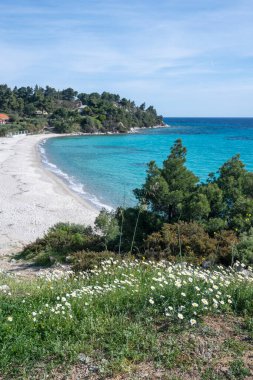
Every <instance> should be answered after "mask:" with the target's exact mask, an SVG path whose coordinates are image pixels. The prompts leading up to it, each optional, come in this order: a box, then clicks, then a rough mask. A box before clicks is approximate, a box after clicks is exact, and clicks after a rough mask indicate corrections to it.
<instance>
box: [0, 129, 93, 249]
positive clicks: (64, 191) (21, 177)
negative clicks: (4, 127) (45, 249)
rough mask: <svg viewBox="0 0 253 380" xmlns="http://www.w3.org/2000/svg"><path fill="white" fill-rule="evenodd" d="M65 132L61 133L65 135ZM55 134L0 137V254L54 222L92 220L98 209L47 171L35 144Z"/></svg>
mask: <svg viewBox="0 0 253 380" xmlns="http://www.w3.org/2000/svg"><path fill="white" fill-rule="evenodd" d="M68 135H69V134H66V135H64V136H68ZM52 137H63V135H59V134H41V135H28V136H26V135H20V136H14V137H12V138H6V137H2V138H0V183H1V184H3V185H2V186H1V187H0V200H1V202H0V255H6V254H10V253H14V252H16V251H17V250H20V249H22V247H23V246H24V245H25V244H28V243H29V242H32V241H34V240H36V239H37V238H38V237H41V236H43V235H44V233H45V232H46V231H47V230H48V228H49V227H51V226H53V225H54V224H55V223H58V222H70V223H81V224H86V225H88V224H90V225H92V224H93V223H94V220H95V218H96V216H97V215H98V212H99V211H98V210H97V209H96V208H95V207H92V205H91V204H89V203H88V202H85V200H84V199H82V198H81V197H80V196H78V195H77V194H76V193H74V191H71V190H70V189H69V188H68V186H67V185H66V184H65V183H64V182H63V181H62V180H61V179H60V178H59V177H58V176H56V175H55V174H53V173H52V172H50V171H49V170H47V169H46V168H45V167H44V165H43V163H42V161H41V157H40V153H39V151H38V144H39V143H40V142H41V141H42V140H45V139H48V138H52Z"/></svg>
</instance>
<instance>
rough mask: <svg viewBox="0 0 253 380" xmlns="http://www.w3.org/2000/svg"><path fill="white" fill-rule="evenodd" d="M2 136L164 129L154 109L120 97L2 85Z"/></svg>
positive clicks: (51, 88)
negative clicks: (24, 133)
mask: <svg viewBox="0 0 253 380" xmlns="http://www.w3.org/2000/svg"><path fill="white" fill-rule="evenodd" d="M0 112H1V113H2V115H3V118H2V119H0V124H1V125H0V136H6V135H8V134H13V133H20V132H27V133H30V134H32V133H42V132H45V131H50V132H56V133H91V134H93V133H96V134H100V133H128V132H129V131H133V129H135V128H148V127H154V126H158V125H159V126H163V125H164V123H163V118H162V116H158V115H157V111H156V110H155V108H154V107H153V106H149V107H146V105H145V103H143V104H141V105H140V106H137V105H136V104H135V102H134V101H131V100H128V99H126V98H121V97H120V96H119V95H117V94H111V93H109V92H103V93H102V94H98V93H97V92H94V93H91V94H86V93H78V92H77V91H75V90H73V89H72V88H67V89H64V90H57V89H55V88H53V87H49V86H46V88H43V87H39V86H37V85H36V86H35V87H34V88H32V87H29V86H28V87H20V88H17V87H14V88H13V89H11V88H9V87H8V86H7V85H6V84H2V85H0Z"/></svg>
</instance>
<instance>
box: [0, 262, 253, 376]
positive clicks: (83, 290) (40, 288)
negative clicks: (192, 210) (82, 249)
mask: <svg viewBox="0 0 253 380" xmlns="http://www.w3.org/2000/svg"><path fill="white" fill-rule="evenodd" d="M1 285H7V286H8V287H9V288H7V287H6V286H5V287H4V288H1ZM252 300H253V283H252V279H249V278H246V277H244V276H243V275H241V274H240V273H237V272H236V271H234V270H232V269H223V268H218V269H217V270H216V271H212V272H209V271H207V270H202V269H198V268H194V267H193V266H187V267H186V266H180V265H172V264H171V265H165V264H163V263H144V262H143V263H142V262H137V261H133V262H127V261H120V262H117V261H115V260H114V261H111V260H107V261H106V262H104V263H103V265H102V267H101V268H100V269H96V270H94V271H93V272H92V273H90V274H80V275H74V274H73V273H66V274H64V273H61V272H54V274H52V275H51V274H49V275H47V276H44V277H43V278H36V279H21V278H19V277H17V276H16V277H15V276H6V275H4V274H3V275H1V278H0V374H1V375H2V377H3V378H4V379H9V378H13V379H19V378H20V379H26V378H29V379H30V378H31V379H32V378H35V377H29V376H31V375H29V374H32V373H33V371H34V370H35V369H36V367H38V365H43V366H44V367H43V368H44V369H43V371H44V372H45V373H46V372H47V371H50V370H51V368H53V367H56V366H58V365H61V364H62V363H65V364H66V367H67V366H68V365H70V366H71V365H74V364H75V363H77V362H78V355H79V354H80V353H83V354H85V355H86V356H88V357H90V358H91V360H92V363H93V364H94V365H96V366H97V370H98V371H99V373H100V378H103V376H104V378H108V377H107V376H109V375H112V374H115V373H117V372H125V371H128V370H129V368H132V367H133V366H135V365H139V364H140V363H144V362H145V363H147V362H152V363H153V365H154V366H155V367H157V368H160V367H161V368H164V369H168V370H170V369H173V368H177V369H180V370H182V371H184V370H185V369H187V368H188V366H190V365H191V362H192V358H191V355H192V350H194V349H195V348H194V347H195V345H196V343H192V342H191V341H190V340H189V341H188V340H187V339H188V338H187V339H186V338H185V339H186V340H185V341H184V344H183V345H182V336H185V335H184V334H186V333H190V334H196V333H199V331H200V330H201V329H202V330H203V325H202V320H203V318H204V317H205V316H207V315H212V316H224V315H226V314H227V315H233V314H234V315H241V316H243V317H244V318H246V319H247V321H248V322H247V328H248V329H249V330H250V329H251V328H252V323H251V319H250V316H252V312H253V301H252ZM205 335H206V336H208V334H207V333H205ZM209 335H210V339H213V337H212V334H209ZM222 349H223V351H224V352H227V351H231V352H233V353H235V354H238V355H240V356H242V354H243V351H244V349H246V348H245V347H244V345H243V344H242V343H238V342H235V341H234V340H232V339H230V340H229V339H228V340H226V341H225V342H223V343H222ZM194 360H195V359H194ZM237 364H238V363H237ZM236 371H237V372H238V373H239V372H240V371H241V372H242V373H244V372H243V367H242V365H241V364H240V365H239V364H238V365H234V367H231V369H230V372H231V373H232V374H233V373H237V372H236ZM245 371H246V370H245ZM210 373H211V372H210ZM245 373H246V372H245ZM203 376H204V377H203V378H208V377H206V376H209V375H208V374H207V375H203ZM231 376H232V375H231ZM233 376H234V375H233ZM129 378H130V377H129ZM214 378H215V377H214ZM218 378H219V376H218V375H217V379H218Z"/></svg>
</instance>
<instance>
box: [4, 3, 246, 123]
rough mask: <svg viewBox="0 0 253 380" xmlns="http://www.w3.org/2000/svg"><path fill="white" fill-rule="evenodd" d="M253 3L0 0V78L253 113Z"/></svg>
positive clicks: (202, 110) (160, 106)
mask: <svg viewBox="0 0 253 380" xmlns="http://www.w3.org/2000/svg"><path fill="white" fill-rule="evenodd" d="M252 20H253V0H156V1H155V0H142V1H141V0H124V1H121V0H104V1H102V0H71V1H70V0H68V1H67V0H61V1H60V0H40V1H36V0H33V1H32V0H0V51H1V54H0V83H6V84H8V85H9V86H10V87H14V86H18V87H20V86H28V85H29V86H34V85H35V84H38V85H40V86H46V85H49V86H52V87H56V88H57V89H63V88H67V87H72V88H74V89H76V90H77V91H79V92H103V91H109V92H112V93H118V94H119V95H120V96H122V97H126V98H129V99H131V100H134V101H135V102H136V103H137V104H141V103H143V102H145V103H146V105H147V106H148V105H153V106H154V107H155V108H156V109H157V111H158V113H159V114H162V115H164V116H171V117H172V116H178V117H180V116H192V117H197V116H200V117H201V116H210V117H213V116H217V117H223V116H224V117H226V116H227V117H252V116H253V22H252Z"/></svg>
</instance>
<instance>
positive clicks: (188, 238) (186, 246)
mask: <svg viewBox="0 0 253 380" xmlns="http://www.w3.org/2000/svg"><path fill="white" fill-rule="evenodd" d="M214 236H215V237H210V236H209V235H208V233H207V232H206V231H205V230H204V227H203V226H202V225H200V224H198V223H197V222H191V223H185V222H179V223H175V224H164V225H163V227H162V229H161V230H160V232H155V233H153V234H151V235H150V236H148V238H147V239H146V241H145V256H146V257H153V258H155V259H156V260H160V259H170V260H173V257H180V256H184V260H187V261H191V262H195V263H196V262H202V261H203V260H204V259H209V260H211V261H212V262H219V263H223V264H226V265H228V264H231V260H232V254H233V249H234V247H235V246H236V243H237V237H236V235H235V234H234V232H233V231H220V232H219V233H217V234H215V235H214Z"/></svg>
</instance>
